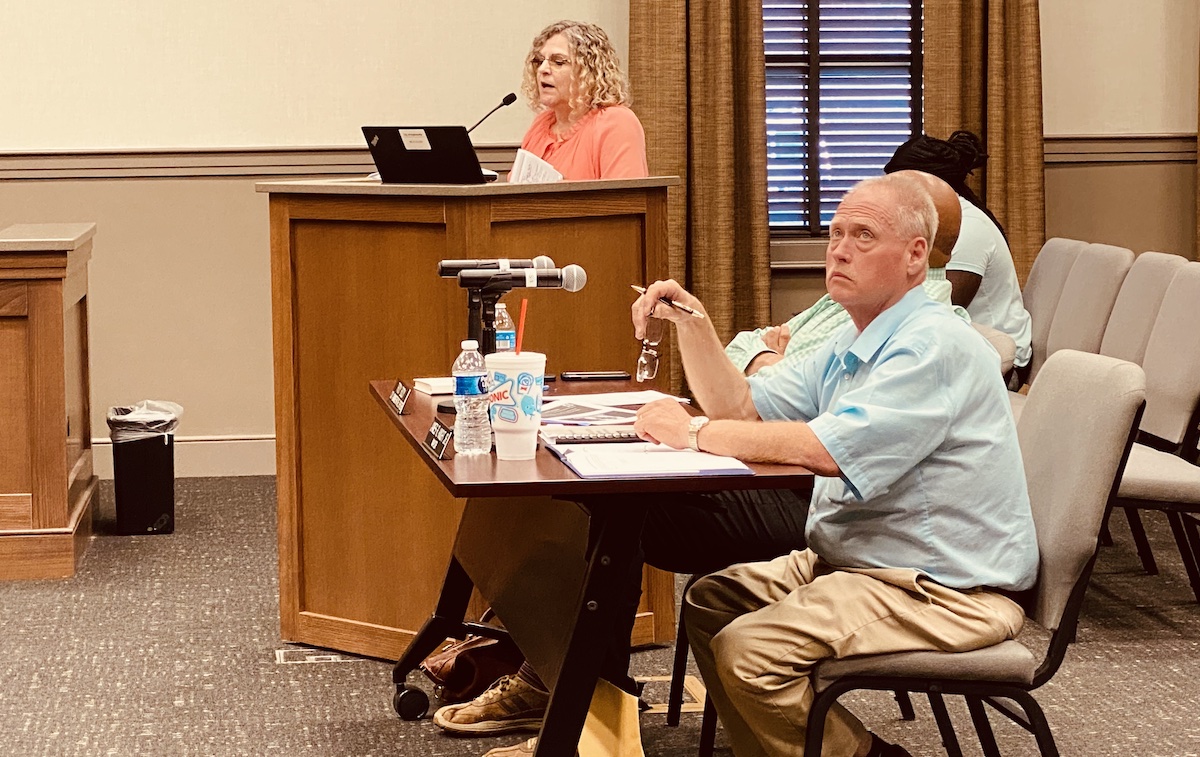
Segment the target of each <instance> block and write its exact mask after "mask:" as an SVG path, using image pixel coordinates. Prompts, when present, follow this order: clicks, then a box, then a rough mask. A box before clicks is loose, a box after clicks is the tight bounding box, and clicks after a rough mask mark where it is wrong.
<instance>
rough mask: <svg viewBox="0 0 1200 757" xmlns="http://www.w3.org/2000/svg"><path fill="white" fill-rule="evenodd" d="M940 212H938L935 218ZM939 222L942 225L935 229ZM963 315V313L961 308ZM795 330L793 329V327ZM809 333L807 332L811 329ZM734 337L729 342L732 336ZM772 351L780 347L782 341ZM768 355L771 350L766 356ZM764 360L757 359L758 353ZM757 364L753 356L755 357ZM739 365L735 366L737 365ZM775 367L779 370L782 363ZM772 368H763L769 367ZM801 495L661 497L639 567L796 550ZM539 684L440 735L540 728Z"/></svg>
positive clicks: (835, 311)
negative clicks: (664, 499) (665, 499)
mask: <svg viewBox="0 0 1200 757" xmlns="http://www.w3.org/2000/svg"><path fill="white" fill-rule="evenodd" d="M910 178H915V179H916V180H918V181H920V182H922V183H923V184H924V185H925V186H928V187H929V188H930V190H931V191H933V192H934V193H935V196H937V197H938V198H939V202H938V203H937V211H938V213H939V214H940V215H939V219H938V224H939V231H938V235H937V239H936V240H935V246H937V247H938V248H939V249H941V250H942V253H941V254H940V258H939V260H937V261H935V262H937V263H938V264H939V265H945V259H946V253H947V252H948V251H949V250H950V249H951V248H952V247H953V246H954V237H955V236H956V235H957V229H958V224H959V206H958V200H957V195H955V194H954V191H953V190H951V189H950V188H949V187H948V186H946V185H945V183H944V182H941V181H940V180H938V179H936V178H934V177H932V176H929V175H927V174H920V173H917V172H912V177H910ZM941 214H944V215H941ZM943 219H944V221H945V227H946V228H945V230H944V231H943V230H942V229H941V224H942V221H943ZM937 278H938V277H937V275H936V274H934V275H932V276H930V280H929V281H928V283H927V284H926V288H927V289H928V290H931V296H934V297H938V298H940V299H941V301H942V302H945V303H947V304H948V302H949V294H950V293H949V284H947V283H946V282H945V281H944V280H937ZM963 317H964V318H965V317H966V315H965V313H963ZM820 322H821V323H822V324H824V327H823V328H822V329H821V332H820V333H821V334H822V335H823V336H822V338H823V339H828V338H829V337H830V336H832V333H833V332H832V331H830V330H829V329H828V328H827V327H828V326H829V325H831V324H833V323H834V322H836V323H837V324H842V325H845V324H848V323H849V322H850V316H849V315H848V314H846V312H845V311H844V310H843V309H842V307H841V306H840V305H838V304H837V303H832V307H829V308H825V309H824V311H823V313H822V315H821V317H820ZM797 333H801V330H800V329H799V328H798V329H797ZM815 333H816V332H814V334H815ZM735 341H736V340H735ZM802 341H804V340H803V339H793V340H792V342H791V343H789V344H788V345H787V352H786V356H787V361H788V364H789V365H790V364H791V363H792V362H793V361H794V360H796V359H798V358H797V356H803V355H804V354H808V352H811V351H812V349H816V348H817V347H819V346H820V343H819V342H818V343H815V344H813V345H812V346H811V349H807V350H801V349H799V347H800V344H801V342H802ZM780 352H781V353H782V352H783V347H782V345H781V346H780ZM768 355H771V356H773V357H775V358H779V357H780V356H779V355H775V354H774V353H768ZM761 357H765V356H760V358H761ZM760 362H761V361H760ZM739 367H741V366H739ZM783 367H784V365H783V364H781V365H780V366H779V368H783ZM774 369H775V367H774V366H772V367H771V368H770V369H768V371H764V374H765V373H767V372H769V371H770V370H774ZM807 498H808V497H807V492H801V493H799V494H798V493H796V492H792V491H789V490H786V489H785V490H764V491H750V492H723V493H721V494H719V495H714V496H706V497H702V496H698V495H697V496H678V497H673V498H671V499H669V500H667V501H664V502H663V503H662V504H661V505H659V506H656V507H654V508H652V509H651V510H650V511H649V513H648V514H647V518H646V525H645V528H644V529H643V532H642V543H641V546H642V551H643V557H644V560H645V562H646V563H647V564H649V565H652V566H654V567H656V568H661V569H662V570H669V571H672V572H675V573H685V574H692V573H701V574H703V573H711V572H712V571H715V570H720V569H721V568H725V567H727V566H729V565H733V564H735V563H741V562H750V561H756V560H766V559H770V558H773V557H777V556H778V555H782V554H787V553H788V552H791V551H793V550H797V549H804V547H805V545H806V542H805V540H804V527H805V521H806V519H807V512H808V502H807ZM640 586H641V568H640V566H639V567H638V570H637V572H636V574H635V575H632V576H630V577H629V591H628V596H627V597H626V600H627V605H628V607H627V609H628V612H627V613H626V614H625V615H623V616H622V623H620V624H619V626H618V628H617V629H616V630H615V631H614V633H613V638H612V639H611V640H610V649H609V651H608V655H607V659H608V660H609V665H608V667H607V670H606V677H608V678H609V680H612V681H620V680H624V682H625V684H624V688H626V689H627V690H629V691H633V690H634V688H633V684H632V682H631V681H629V680H628V675H627V671H628V663H629V635H630V633H631V631H632V627H633V622H634V618H635V614H636V608H637V603H638V596H639V592H640ZM546 688H547V687H546V685H545V684H544V683H543V682H542V681H541V679H540V678H539V677H538V675H537V673H536V671H534V670H533V668H532V666H530V665H529V664H528V663H525V664H524V665H522V667H521V669H520V671H519V672H518V673H517V674H515V675H511V676H505V677H503V678H501V679H499V680H498V681H497V682H496V683H495V684H494V685H493V686H492V687H490V688H489V689H488V690H487V691H485V692H484V693H483V694H481V695H479V696H478V697H476V698H475V699H474V700H471V701H469V702H464V703H461V704H449V705H446V706H444V707H441V708H440V709H438V710H437V711H436V712H435V713H434V716H433V722H434V724H435V725H437V726H438V727H439V728H442V729H443V730H445V731H446V732H448V733H452V734H455V735H459V736H494V735H498V734H503V733H509V732H514V731H536V730H537V729H538V728H540V727H541V724H542V718H543V716H544V714H545V710H546V705H547V702H548V701H549V698H550V695H549V692H548V691H547V690H546ZM530 748H532V747H531V746H530V745H529V744H528V743H523V744H519V745H517V746H516V747H515V748H514V749H512V750H497V751H496V752H494V753H493V755H492V757H505V755H509V754H521V753H522V752H521V750H522V749H530Z"/></svg>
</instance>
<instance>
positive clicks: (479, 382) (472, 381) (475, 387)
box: [454, 373, 487, 397]
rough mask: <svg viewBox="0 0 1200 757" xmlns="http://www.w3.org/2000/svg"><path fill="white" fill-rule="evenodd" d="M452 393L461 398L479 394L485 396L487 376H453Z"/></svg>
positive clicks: (482, 374) (483, 374) (484, 374)
mask: <svg viewBox="0 0 1200 757" xmlns="http://www.w3.org/2000/svg"><path fill="white" fill-rule="evenodd" d="M454 393H455V394H456V395H459V396H463V397H476V396H478V395H481V394H487V374H486V373H481V374H478V375H474V376H455V377H454Z"/></svg>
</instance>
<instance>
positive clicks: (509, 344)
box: [496, 331, 517, 352]
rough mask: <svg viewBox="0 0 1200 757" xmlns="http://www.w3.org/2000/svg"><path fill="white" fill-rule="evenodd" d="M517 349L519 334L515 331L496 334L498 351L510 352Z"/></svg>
mask: <svg viewBox="0 0 1200 757" xmlns="http://www.w3.org/2000/svg"><path fill="white" fill-rule="evenodd" d="M516 348H517V332H515V331H497V332H496V351H497V352H508V351H511V350H515V349H516Z"/></svg>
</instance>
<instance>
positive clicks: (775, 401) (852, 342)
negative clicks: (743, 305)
mask: <svg viewBox="0 0 1200 757" xmlns="http://www.w3.org/2000/svg"><path fill="white" fill-rule="evenodd" d="M748 380H749V382H750V390H751V395H752V398H753V400H754V406H755V408H756V409H757V410H758V413H759V415H760V416H761V417H762V418H763V420H764V421H776V420H804V421H808V422H809V427H810V428H812V430H813V431H814V432H815V433H816V435H817V438H818V439H819V440H820V441H821V443H822V444H823V445H824V446H825V449H826V450H828V452H829V454H830V455H831V456H832V457H833V459H834V461H835V462H836V463H837V465H838V468H840V469H841V477H840V478H829V477H817V480H816V485H815V487H814V490H813V498H812V505H811V508H810V510H809V516H808V526H807V529H806V536H807V537H808V545H809V547H811V548H812V549H813V550H814V551H815V552H816V553H817V554H818V555H820V556H821V557H822V558H823V559H824V560H825V561H826V562H829V563H830V564H832V565H835V566H839V567H845V568H911V569H915V570H917V571H918V572H920V573H922V574H924V575H926V576H928V577H929V578H931V579H933V580H934V581H937V582H938V583H941V584H943V585H946V586H950V587H953V588H958V589H967V588H973V587H977V586H990V587H995V588H1000V589H1011V590H1019V589H1027V588H1029V587H1031V586H1032V585H1033V582H1034V579H1035V577H1036V574H1037V562H1038V551H1037V539H1036V536H1035V533H1034V527H1033V515H1032V512H1031V510H1030V506H1029V493H1028V491H1027V489H1026V483H1025V469H1024V465H1023V463H1022V461H1021V450H1020V448H1019V447H1018V445H1017V430H1016V426H1015V424H1014V423H1013V416H1012V410H1011V409H1010V407H1009V401H1008V392H1007V391H1006V389H1005V386H1004V383H1003V381H1002V379H1001V377H1000V369H999V364H998V358H997V356H996V353H995V351H994V350H992V348H991V347H990V346H989V345H988V343H987V341H986V340H985V339H984V338H983V337H982V336H981V335H980V334H979V332H977V331H976V330H975V329H974V328H972V327H971V326H970V325H969V324H968V323H966V322H964V321H963V320H962V319H961V318H959V317H957V316H956V315H955V314H954V312H953V311H951V310H950V309H949V308H947V307H945V306H944V305H941V304H938V303H935V302H933V301H932V300H930V299H929V298H928V297H927V296H926V294H925V292H924V290H923V289H922V288H921V287H920V286H917V287H914V288H913V289H912V290H910V291H909V292H908V293H907V294H906V295H904V297H903V298H902V299H901V300H900V301H899V302H898V303H896V304H895V305H893V306H892V307H890V308H888V309H887V310H885V311H884V312H883V313H881V314H880V315H879V316H877V317H876V318H875V319H874V320H873V321H871V323H870V324H868V325H867V328H865V329H864V330H863V331H862V333H859V332H858V330H857V328H856V327H855V326H854V325H853V324H850V325H849V326H847V327H846V328H845V330H843V331H841V332H840V333H839V334H837V335H836V336H835V337H834V338H833V339H831V340H830V341H829V343H828V344H826V345H825V346H824V347H822V348H821V349H820V350H818V351H817V352H815V353H814V354H813V355H812V356H811V357H810V358H809V359H808V360H805V361H803V362H801V363H799V364H797V365H795V366H793V367H792V368H791V370H788V371H783V372H780V373H777V374H774V375H771V376H766V377H759V376H751V377H750V378H749V379H748Z"/></svg>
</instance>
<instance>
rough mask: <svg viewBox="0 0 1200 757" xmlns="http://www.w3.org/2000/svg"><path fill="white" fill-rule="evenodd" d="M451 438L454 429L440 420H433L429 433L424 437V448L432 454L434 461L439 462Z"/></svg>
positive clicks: (444, 454)
mask: <svg viewBox="0 0 1200 757" xmlns="http://www.w3.org/2000/svg"><path fill="white" fill-rule="evenodd" d="M453 438H454V429H453V428H451V427H450V426H447V425H446V424H445V423H442V421H441V419H440V418H434V419H433V424H432V425H431V426H430V427H429V433H428V434H426V435H425V446H426V447H428V448H429V451H430V452H432V453H433V457H434V459H436V460H441V459H442V458H444V457H445V456H446V450H447V449H448V448H449V447H450V440H451V439H453Z"/></svg>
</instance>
